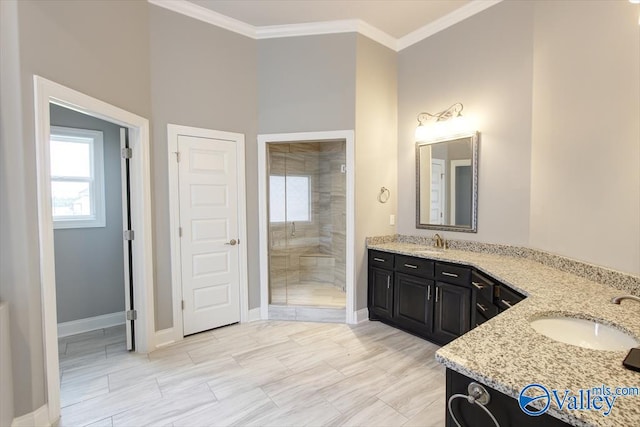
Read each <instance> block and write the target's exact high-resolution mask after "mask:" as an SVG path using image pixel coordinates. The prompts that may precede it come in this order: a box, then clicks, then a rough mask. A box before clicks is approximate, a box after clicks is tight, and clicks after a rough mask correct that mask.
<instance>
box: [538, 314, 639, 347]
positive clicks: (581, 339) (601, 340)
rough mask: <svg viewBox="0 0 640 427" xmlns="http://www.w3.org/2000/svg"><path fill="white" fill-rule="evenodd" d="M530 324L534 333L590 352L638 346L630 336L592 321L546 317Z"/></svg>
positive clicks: (636, 341) (635, 340)
mask: <svg viewBox="0 0 640 427" xmlns="http://www.w3.org/2000/svg"><path fill="white" fill-rule="evenodd" d="M530 324H531V327H532V328H533V329H535V330H536V332H538V333H540V334H542V335H544V336H546V337H549V338H551V339H553V340H555V341H560V342H563V343H565V344H571V345H576V346H578V347H583V348H589V349H592V350H608V351H624V350H629V349H630V348H633V347H636V346H638V344H640V343H639V342H638V340H637V339H635V338H634V337H632V336H631V335H629V334H627V333H625V332H623V331H621V330H619V329H616V328H615V327H613V326H609V325H606V324H604V323H601V322H598V321H594V320H586V319H579V318H575V317H565V316H547V317H543V318H540V319H536V320H532V321H531V322H530Z"/></svg>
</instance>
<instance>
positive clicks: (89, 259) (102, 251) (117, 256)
mask: <svg viewBox="0 0 640 427" xmlns="http://www.w3.org/2000/svg"><path fill="white" fill-rule="evenodd" d="M50 110H51V125H52V126H64V127H72V128H78V129H91V130H99V131H102V137H103V152H104V190H105V220H106V221H105V223H106V225H105V226H104V227H97V228H67V229H56V230H54V232H53V235H54V244H55V269H56V307H57V310H58V323H63V322H69V321H72V320H78V319H85V318H88V317H95V316H100V315H102V314H110V313H117V312H122V311H124V310H125V304H124V302H125V300H124V253H123V245H122V230H124V228H123V227H122V184H121V171H120V164H121V163H122V159H121V157H120V126H118V125H115V124H113V123H108V122H105V121H104V120H100V119H96V118H95V117H89V116H87V115H84V114H81V113H78V112H76V111H73V110H69V109H67V108H63V107H59V106H57V105H51V108H50ZM122 320H123V322H124V316H123V318H122Z"/></svg>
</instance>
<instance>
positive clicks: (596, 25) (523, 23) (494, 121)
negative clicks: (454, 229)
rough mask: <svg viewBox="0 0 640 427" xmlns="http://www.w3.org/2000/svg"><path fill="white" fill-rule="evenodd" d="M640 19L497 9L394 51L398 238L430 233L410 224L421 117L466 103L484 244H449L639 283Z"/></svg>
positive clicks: (629, 14) (603, 6)
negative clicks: (543, 259)
mask: <svg viewBox="0 0 640 427" xmlns="http://www.w3.org/2000/svg"><path fill="white" fill-rule="evenodd" d="M578 10H579V11H580V12H579V13H577V12H576V11H578ZM636 12H637V9H634V6H633V5H630V4H629V3H628V2H592V1H582V2H578V1H555V2H502V3H500V4H498V5H496V6H494V7H491V8H490V9H487V10H485V11H484V12H482V13H480V14H478V15H475V16H473V17H471V18H469V19H467V20H465V21H463V22H461V23H459V24H457V25H455V26H453V27H450V28H448V29H446V30H444V31H442V32H440V33H438V34H435V35H434V36H432V37H429V38H428V39H426V40H424V41H422V42H420V43H417V44H415V45H413V46H411V47H409V48H407V49H405V50H403V51H402V52H400V54H399V78H398V82H399V96H398V101H399V104H398V108H399V126H398V137H399V142H398V184H399V190H398V191H399V197H400V199H401V202H400V203H401V208H400V211H399V221H400V222H399V224H398V231H399V232H400V233H402V234H417V235H427V236H429V235H432V234H433V232H432V231H428V230H418V229H416V228H415V225H414V214H413V211H412V209H413V206H414V203H415V199H414V197H415V193H414V188H413V186H414V180H415V177H414V167H415V166H414V165H415V163H414V156H413V147H414V142H413V139H414V138H413V132H414V130H415V126H416V119H415V118H416V115H417V114H418V113H419V112H421V111H428V112H437V111H440V110H442V109H444V108H446V107H448V106H449V105H451V104H452V103H454V102H462V103H463V104H464V106H465V109H464V112H463V115H466V116H470V117H474V118H475V119H476V120H475V121H476V123H477V128H478V130H479V131H480V132H481V142H480V165H479V203H478V210H479V211H478V233H477V234H468V233H449V232H447V233H445V237H450V238H461V239H469V240H480V241H484V242H495V243H504V244H513V245H523V246H531V247H534V248H538V249H543V250H547V251H550V252H553V253H557V254H560V255H564V256H567V257H570V258H575V259H579V260H582V261H586V262H590V263H594V264H598V265H603V266H607V267H611V268H614V269H618V270H621V271H624V272H629V273H632V274H639V273H640V223H639V222H638V218H639V217H640V189H639V188H638V182H640V153H639V150H640V146H639V145H638V141H639V140H640V123H639V122H638V120H637V118H638V116H640V98H638V93H639V92H640V87H639V86H640V81H639V80H638V75H640V57H639V56H638V52H639V51H640V34H639V33H640V27H639V26H638V17H637V13H636ZM614 46H615V47H614ZM611 64H616V65H615V67H614V68H611ZM608 111H616V112H618V113H615V114H608V113H603V112H608ZM594 233H597V235H598V238H594V237H593V236H594Z"/></svg>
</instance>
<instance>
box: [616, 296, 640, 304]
mask: <svg viewBox="0 0 640 427" xmlns="http://www.w3.org/2000/svg"><path fill="white" fill-rule="evenodd" d="M625 299H630V300H633V301H636V302H640V297H637V296H634V295H620V296H619V297H615V298H611V302H612V303H614V304H620V301H622V300H625Z"/></svg>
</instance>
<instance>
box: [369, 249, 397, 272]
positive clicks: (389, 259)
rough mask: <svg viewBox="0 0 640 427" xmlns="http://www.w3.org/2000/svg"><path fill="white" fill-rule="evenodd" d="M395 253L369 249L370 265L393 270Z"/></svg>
mask: <svg viewBox="0 0 640 427" xmlns="http://www.w3.org/2000/svg"><path fill="white" fill-rule="evenodd" d="M394 257H395V255H394V254H392V253H389V252H380V251H373V250H370V251H369V265H370V266H372V267H378V268H384V269H385V270H393V259H394Z"/></svg>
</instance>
